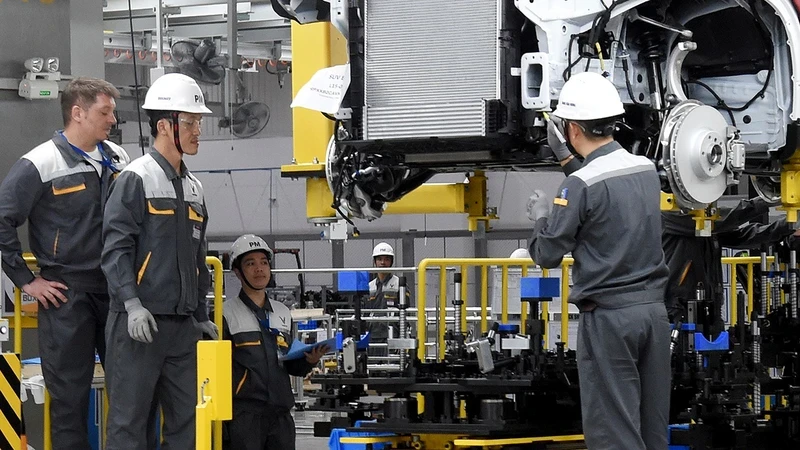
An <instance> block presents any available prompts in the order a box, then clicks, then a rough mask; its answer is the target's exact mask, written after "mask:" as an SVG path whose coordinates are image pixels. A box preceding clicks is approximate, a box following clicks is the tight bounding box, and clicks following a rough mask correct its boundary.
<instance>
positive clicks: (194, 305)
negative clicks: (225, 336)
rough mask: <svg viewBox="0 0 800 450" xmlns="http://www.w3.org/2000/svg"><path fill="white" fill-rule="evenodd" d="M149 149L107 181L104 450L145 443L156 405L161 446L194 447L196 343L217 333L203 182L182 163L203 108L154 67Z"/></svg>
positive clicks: (190, 91) (189, 89) (195, 139)
mask: <svg viewBox="0 0 800 450" xmlns="http://www.w3.org/2000/svg"><path fill="white" fill-rule="evenodd" d="M142 108H143V109H144V110H145V111H147V113H148V115H149V116H150V133H151V134H152V136H153V137H154V138H155V140H154V142H153V150H152V151H151V152H150V153H148V154H147V155H144V156H142V157H141V158H138V159H137V160H135V161H134V162H132V163H131V164H130V165H129V166H128V167H127V168H126V169H125V170H124V171H122V173H120V175H119V177H118V178H117V179H116V180H115V181H114V184H113V185H112V186H111V193H110V194H109V200H108V206H107V207H106V211H105V216H104V222H103V242H104V247H103V259H102V267H103V271H104V272H105V274H106V277H107V278H108V280H109V283H108V284H109V293H110V295H111V307H110V310H111V312H110V313H109V316H108V329H107V331H106V343H107V346H108V361H109V362H108V364H107V365H106V386H107V388H108V395H109V403H110V407H109V412H108V428H107V443H106V446H107V447H106V448H108V449H123V448H124V449H143V448H149V446H148V445H152V444H153V436H154V428H153V427H154V425H155V422H154V420H149V419H152V418H153V417H154V408H155V407H156V406H160V407H161V410H162V411H163V413H164V426H163V434H162V447H168V448H194V446H195V400H196V398H197V392H196V383H197V380H196V378H197V352H196V345H197V341H198V340H199V339H200V338H201V336H202V334H206V335H208V336H210V337H211V338H214V339H216V338H217V328H216V326H215V325H214V324H213V322H211V321H210V320H209V318H208V310H207V305H206V303H207V302H206V294H207V293H208V287H209V284H210V276H209V273H208V268H207V267H206V263H205V259H206V239H205V235H206V227H207V224H208V214H207V210H206V205H205V200H204V197H203V186H202V185H201V184H200V181H199V180H198V179H197V178H195V177H194V175H192V174H191V173H190V172H189V170H188V169H187V168H186V166H185V165H184V163H183V155H184V154H186V155H195V154H197V150H198V144H199V137H200V124H201V122H200V121H201V118H202V115H203V114H210V113H211V110H209V109H208V108H206V106H205V100H204V98H203V92H202V91H201V90H200V87H199V86H198V85H197V83H196V82H195V81H194V80H192V79H191V78H189V77H187V76H185V75H181V74H178V73H170V74H167V75H163V76H162V77H161V78H159V79H157V80H156V81H155V82H154V83H153V85H152V86H151V87H150V89H149V90H148V92H147V96H146V97H145V102H144V105H143V106H142Z"/></svg>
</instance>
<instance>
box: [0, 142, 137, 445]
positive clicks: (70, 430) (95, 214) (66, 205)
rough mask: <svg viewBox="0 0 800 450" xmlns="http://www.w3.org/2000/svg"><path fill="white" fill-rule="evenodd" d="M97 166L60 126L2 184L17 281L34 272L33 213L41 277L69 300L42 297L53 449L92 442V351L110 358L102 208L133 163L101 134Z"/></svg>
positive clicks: (10, 265)
mask: <svg viewBox="0 0 800 450" xmlns="http://www.w3.org/2000/svg"><path fill="white" fill-rule="evenodd" d="M101 146H102V153H104V163H103V165H102V169H101V171H100V173H98V171H97V170H95V168H94V166H92V164H91V163H90V162H89V161H88V160H87V159H86V158H85V157H84V156H83V155H81V154H79V153H78V152H77V151H76V150H74V149H73V148H72V147H71V146H70V144H69V142H67V140H66V138H64V136H63V135H62V134H61V133H59V132H56V133H55V135H54V136H53V139H52V140H49V141H47V142H45V143H43V144H41V145H39V146H37V147H36V148H34V149H33V150H31V151H30V152H28V153H26V154H25V155H24V156H23V157H22V158H20V159H19V160H18V161H17V162H16V163H15V164H14V166H13V167H12V168H11V170H10V172H9V173H8V176H6V178H5V180H3V183H2V185H1V186H0V252H2V254H3V270H4V271H5V272H6V273H7V274H8V276H9V278H10V279H11V281H13V282H14V284H15V285H16V286H17V287H19V288H22V286H24V285H26V284H28V283H30V282H31V281H33V280H34V275H33V273H32V272H31V271H30V269H28V267H27V265H26V264H25V261H24V260H23V258H22V246H21V244H20V241H19V239H18V236H17V228H18V227H19V226H21V225H22V224H23V223H25V221H28V235H29V243H30V246H31V250H32V251H33V254H34V256H36V258H37V260H38V265H39V268H40V269H41V276H42V278H44V279H46V280H50V281H59V282H61V283H63V284H65V285H66V286H67V287H68V288H69V289H68V290H67V291H64V292H62V293H63V294H64V295H65V296H66V297H67V303H64V304H61V305H60V307H59V308H56V307H54V306H50V307H49V308H48V309H44V308H43V307H42V306H41V304H40V305H39V326H38V333H39V354H40V356H41V358H42V373H43V375H44V379H45V384H46V385H47V390H48V391H49V392H50V401H51V403H50V420H51V424H52V428H51V433H52V438H53V448H54V449H70V450H73V449H78V450H82V449H89V448H90V446H89V437H88V430H87V419H88V414H89V390H90V388H91V382H92V377H93V374H94V365H95V351H96V352H97V354H98V355H99V356H100V361H101V362H104V361H105V339H104V337H103V333H104V329H105V324H106V318H107V316H108V293H107V287H106V280H105V277H104V276H103V272H102V271H101V270H100V254H101V252H102V248H103V244H102V239H101V237H102V226H103V208H104V207H105V200H106V197H107V194H108V187H109V185H110V184H111V180H112V179H113V177H114V176H115V175H116V174H117V173H118V172H119V171H120V170H122V169H123V168H124V167H125V165H126V164H127V163H128V161H129V158H128V154H127V153H125V150H123V149H122V147H120V146H118V145H116V144H114V143H112V142H103V143H102V144H101Z"/></svg>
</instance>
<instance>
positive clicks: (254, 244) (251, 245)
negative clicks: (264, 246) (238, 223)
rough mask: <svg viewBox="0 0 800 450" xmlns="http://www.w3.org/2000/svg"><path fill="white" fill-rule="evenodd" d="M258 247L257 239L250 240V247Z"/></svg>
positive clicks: (259, 246) (259, 244)
mask: <svg viewBox="0 0 800 450" xmlns="http://www.w3.org/2000/svg"><path fill="white" fill-rule="evenodd" d="M254 247H258V248H261V243H260V242H258V241H250V248H254Z"/></svg>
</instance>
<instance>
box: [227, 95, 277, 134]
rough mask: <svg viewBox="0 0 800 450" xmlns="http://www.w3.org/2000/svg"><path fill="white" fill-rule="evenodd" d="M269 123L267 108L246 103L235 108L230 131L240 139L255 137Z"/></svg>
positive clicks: (257, 103) (259, 104)
mask: <svg viewBox="0 0 800 450" xmlns="http://www.w3.org/2000/svg"><path fill="white" fill-rule="evenodd" d="M268 122H269V106H267V104H266V103H261V102H247V103H244V104H242V105H241V106H239V107H238V108H236V111H234V113H233V117H232V118H231V131H232V132H233V135H234V136H236V137H240V138H248V137H252V136H255V135H256V134H258V133H259V132H261V130H263V129H264V127H266V126H267V123H268Z"/></svg>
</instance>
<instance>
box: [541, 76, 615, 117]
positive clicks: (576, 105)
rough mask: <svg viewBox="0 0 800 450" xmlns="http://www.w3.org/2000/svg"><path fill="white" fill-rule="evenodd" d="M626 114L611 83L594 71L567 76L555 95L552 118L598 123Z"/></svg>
mask: <svg viewBox="0 0 800 450" xmlns="http://www.w3.org/2000/svg"><path fill="white" fill-rule="evenodd" d="M624 113H625V108H624V107H623V106H622V100H621V99H620V98H619V92H617V88H616V87H614V84H613V83H611V81H610V80H609V79H607V78H605V77H604V76H602V75H600V74H599V73H596V72H581V73H577V74H575V75H573V76H571V77H570V79H569V80H567V82H566V83H564V87H562V88H561V94H560V95H559V96H558V107H556V110H555V111H553V115H554V116H556V117H559V118H561V119H566V120H597V119H607V118H611V117H616V116H620V115H622V114H624Z"/></svg>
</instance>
